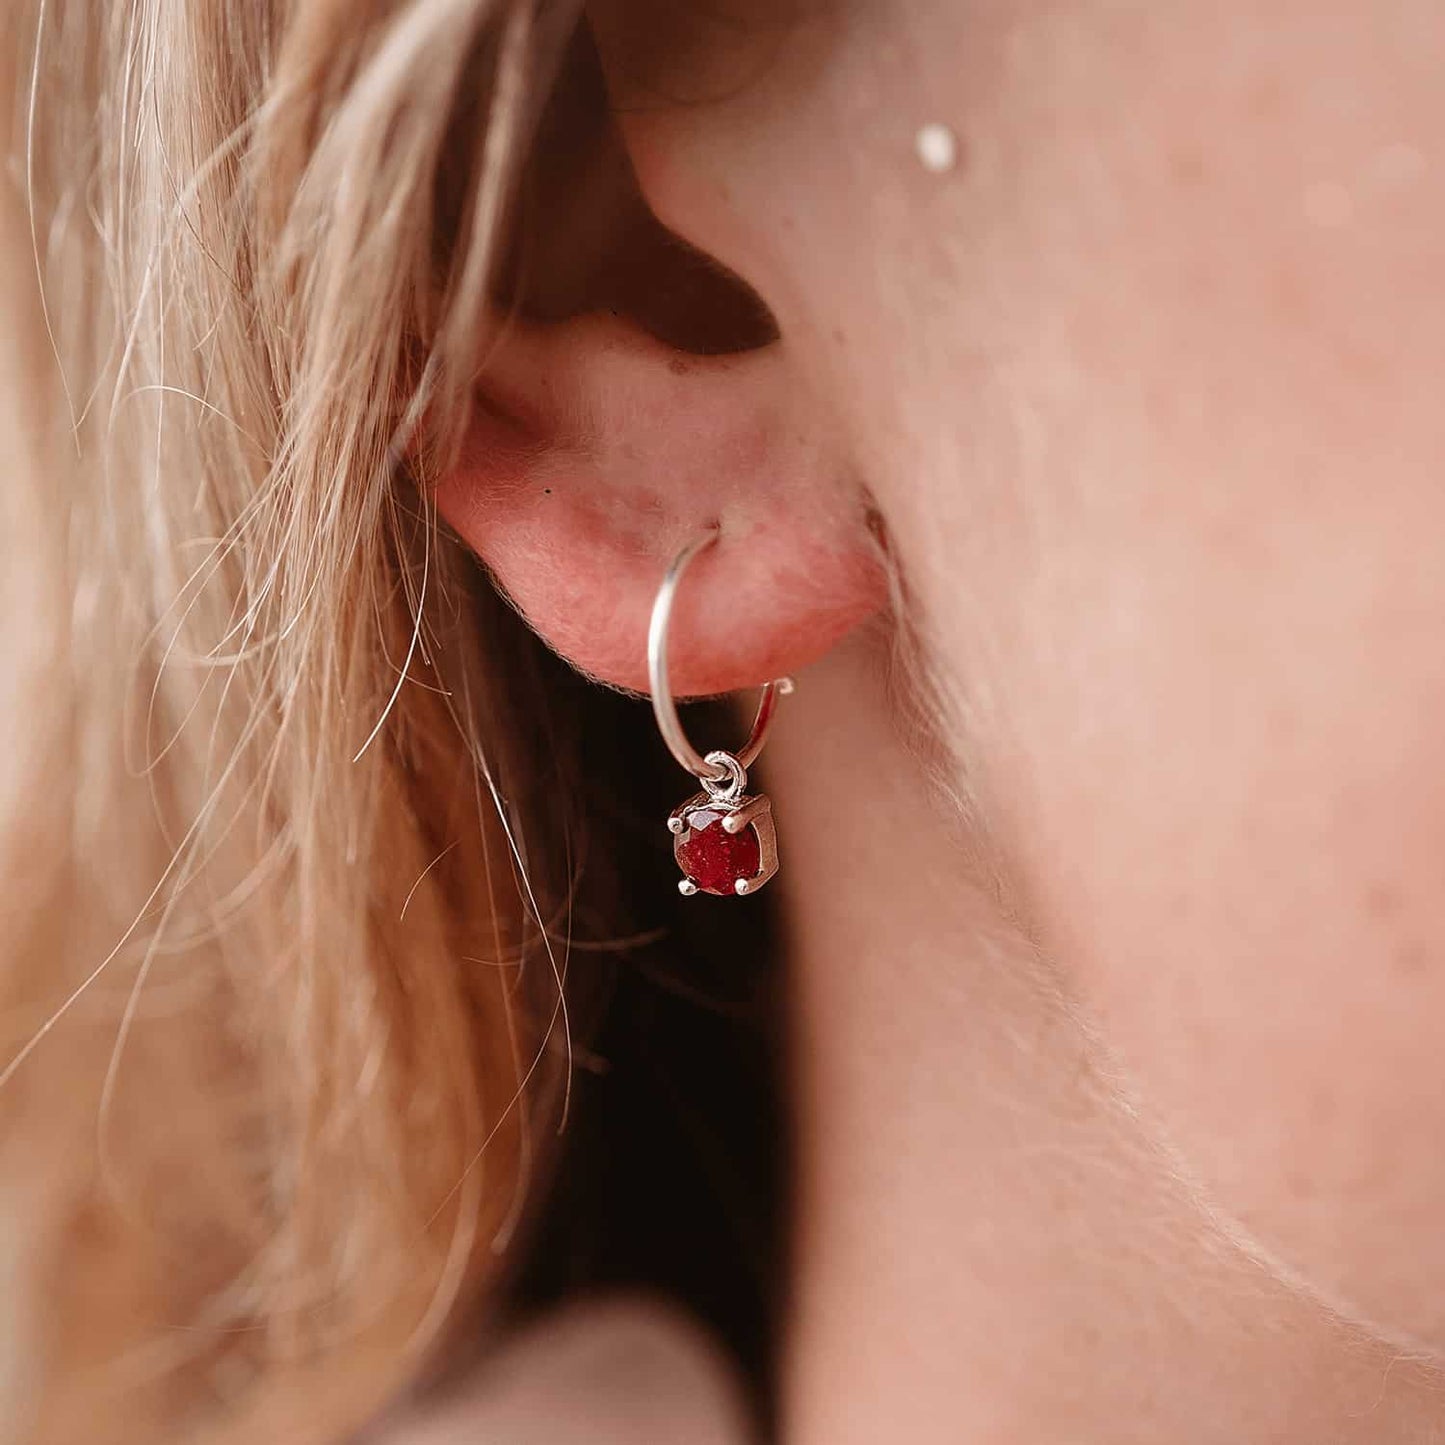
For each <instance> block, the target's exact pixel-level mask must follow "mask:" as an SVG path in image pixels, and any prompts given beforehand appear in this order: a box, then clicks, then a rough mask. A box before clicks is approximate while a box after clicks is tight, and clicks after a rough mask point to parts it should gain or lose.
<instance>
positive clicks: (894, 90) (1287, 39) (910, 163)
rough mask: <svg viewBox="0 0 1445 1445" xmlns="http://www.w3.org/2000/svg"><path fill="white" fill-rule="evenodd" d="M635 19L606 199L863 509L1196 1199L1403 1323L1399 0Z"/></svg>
mask: <svg viewBox="0 0 1445 1445" xmlns="http://www.w3.org/2000/svg"><path fill="white" fill-rule="evenodd" d="M708 13H709V15H712V16H713V17H714V18H713V20H711V21H708V22H706V24H715V23H716V14H715V11H714V10H712V9H710V10H709V12H708ZM647 15H648V7H647V6H639V5H638V4H628V3H626V0H607V3H606V4H605V5H602V6H599V7H598V8H597V11H596V16H595V23H596V26H597V31H598V34H599V38H600V41H601V46H602V53H603V57H604V61H605V64H606V69H607V71H608V74H609V79H610V81H611V84H612V86H613V90H614V95H615V99H616V103H617V106H618V109H619V112H620V114H621V116H622V120H623V129H624V133H625V135H626V138H627V142H628V146H629V150H630V152H631V155H632V157H633V160H634V163H635V164H636V166H637V168H638V174H639V177H640V179H641V183H642V187H643V191H644V193H645V194H646V196H647V198H648V200H649V201H650V203H651V204H652V205H653V207H654V208H655V209H656V211H657V212H658V214H659V215H660V216H661V218H662V219H663V220H664V221H665V222H666V223H667V224H668V225H669V226H671V227H673V228H674V229H676V230H677V231H678V232H679V233H681V234H682V235H684V236H685V237H687V238H688V240H690V241H691V242H693V243H694V244H695V245H696V246H698V247H699V248H701V249H702V250H705V251H707V252H709V253H711V254H712V255H714V256H715V257H717V258H718V259H720V260H721V261H722V262H724V263H725V264H726V265H727V266H729V267H730V268H732V269H733V270H734V271H736V272H737V273H738V274H739V275H741V276H743V277H744V278H746V279H747V281H748V282H749V283H750V284H751V285H752V286H753V287H754V288H755V289H756V290H757V291H758V292H759V294H760V295H761V296H762V297H763V298H764V299H765V300H766V301H767V303H768V304H769V305H770V306H771V307H772V309H773V312H774V314H775V316H776V317H777V320H778V324H779V329H780V332H781V341H780V342H779V343H777V346H778V355H779V356H780V358H781V364H782V365H783V366H785V367H786V368H787V369H788V370H789V373H790V375H791V376H792V377H793V378H794V380H795V382H796V384H797V385H798V386H800V387H802V388H805V389H806V391H807V394H808V395H809V396H810V397H816V398H819V399H820V401H819V403H818V406H819V413H818V414H819V415H820V416H821V417H822V418H823V423H822V424H824V425H826V426H828V427H829V428H831V429H832V432H831V434H832V435H833V436H834V437H835V439H836V443H837V446H838V447H839V449H840V454H841V456H842V457H843V459H844V462H845V463H846V465H845V466H844V467H843V468H842V470H843V471H845V472H846V474H847V475H849V476H850V477H857V478H861V479H862V481H863V483H864V484H865V485H866V487H867V489H868V490H869V492H870V493H871V494H872V496H873V498H874V499H875V500H876V503H877V506H878V508H879V510H880V511H881V513H882V515H883V517H884V519H885V521H886V523H887V525H888V528H889V531H890V534H891V537H892V541H893V545H894V548H895V551H896V555H897V559H898V562H899V565H900V566H901V568H902V570H903V573H904V575H905V578H906V580H907V582H908V584H909V587H910V589H911V591H912V593H913V595H914V596H915V597H916V598H917V601H918V606H919V611H920V616H921V618H922V623H923V626H924V628H925V632H926V637H927V641H928V643H929V646H930V648H931V651H932V653H933V660H934V662H935V665H936V667H937V669H938V671H939V674H940V676H941V678H942V679H943V683H944V688H945V692H946V693H947V697H948V702H949V704H950V716H951V718H952V722H951V726H952V727H953V729H954V738H953V741H954V742H955V744H956V745H957V751H958V753H959V755H960V756H961V757H962V756H966V757H967V759H968V773H969V776H968V780H967V781H968V784H969V787H970V788H971V790H972V791H973V792H974V793H975V794H976V795H978V797H979V798H980V800H981V803H982V807H983V811H984V814H985V816H986V817H987V818H988V819H989V820H990V822H991V824H992V826H993V828H994V831H995V841H996V843H997V846H998V848H999V850H1000V854H1001V856H1002V858H1003V860H1004V865H1005V868H1006V870H1007V874H1008V877H1009V879H1010V881H1011V883H1012V886H1013V887H1014V888H1015V890H1016V892H1017V894H1018V896H1019V898H1020V900H1021V901H1022V903H1023V906H1024V908H1025V911H1026V915H1027V917H1028V918H1029V920H1030V922H1031V924H1032V926H1033V927H1034V928H1035V929H1036V930H1037V933H1038V935H1039V937H1040V939H1041V940H1042V942H1043V943H1044V945H1045V947H1046V948H1047V949H1048V950H1049V952H1050V953H1051V955H1052V956H1053V957H1054V959H1055V960H1056V962H1057V965H1058V967H1059V968H1060V969H1061V970H1062V971H1064V972H1065V973H1066V974H1067V975H1068V977H1069V979H1070V981H1071V983H1072V985H1073V986H1074V987H1075V988H1076V989H1077V990H1078V992H1079V993H1080V994H1081V996H1082V997H1083V998H1084V999H1085V1000H1086V1002H1087V1003H1088V1005H1089V1006H1090V1007H1091V1008H1092V1010H1093V1011H1094V1012H1095V1013H1096V1014H1097V1016H1098V1017H1099V1019H1100V1021H1101V1024H1102V1027H1103V1031H1104V1034H1105V1037H1106V1038H1107V1040H1108V1041H1109V1042H1110V1044H1111V1045H1112V1047H1113V1048H1115V1049H1116V1050H1117V1051H1118V1054H1119V1056H1120V1058H1121V1060H1122V1061H1123V1063H1124V1066H1125V1067H1126V1069H1127V1070H1128V1071H1129V1072H1130V1073H1131V1074H1132V1075H1133V1077H1134V1078H1135V1079H1136V1080H1137V1082H1138V1086H1139V1088H1140V1090H1141V1092H1142V1093H1143V1094H1144V1095H1145V1096H1146V1097H1147V1098H1148V1099H1149V1100H1150V1101H1151V1102H1152V1104H1153V1105H1154V1106H1155V1107H1157V1108H1158V1109H1159V1111H1160V1112H1161V1115H1162V1117H1163V1118H1164V1119H1165V1120H1166V1122H1167V1125H1168V1127H1169V1129H1170V1130H1171V1132H1172V1134H1173V1135H1174V1141H1175V1143H1176V1145H1177V1146H1178V1147H1179V1148H1180V1150H1181V1151H1182V1153H1183V1155H1184V1156H1185V1158H1186V1159H1187V1160H1188V1162H1189V1163H1190V1165H1191V1166H1192V1167H1193V1168H1194V1169H1195V1170H1196V1171H1197V1173H1198V1176H1199V1179H1200V1181H1201V1183H1202V1185H1203V1187H1204V1188H1205V1189H1206V1190H1207V1191H1208V1192H1209V1194H1210V1195H1211V1196H1212V1197H1213V1198H1214V1200H1215V1201H1216V1202H1217V1203H1218V1205H1219V1206H1220V1208H1221V1209H1222V1210H1223V1211H1224V1212H1225V1214H1226V1215H1228V1216H1230V1217H1232V1218H1233V1219H1234V1220H1235V1221H1237V1223H1238V1225H1239V1227H1240V1228H1241V1229H1242V1230H1243V1231H1244V1232H1245V1233H1247V1234H1248V1235H1249V1236H1251V1237H1252V1238H1253V1239H1254V1240H1256V1241H1258V1243H1259V1245H1260V1247H1261V1248H1262V1249H1264V1250H1265V1251H1267V1252H1269V1253H1272V1254H1274V1255H1275V1256H1277V1257H1278V1258H1279V1259H1281V1260H1282V1261H1283V1262H1284V1263H1285V1264H1286V1265H1287V1266H1289V1267H1290V1268H1291V1269H1292V1270H1293V1271H1295V1272H1297V1273H1298V1275H1299V1276H1300V1277H1302V1278H1303V1279H1305V1280H1306V1281H1308V1282H1309V1283H1310V1284H1311V1285H1312V1286H1313V1287H1315V1288H1316V1289H1318V1290H1319V1291H1320V1292H1321V1293H1322V1294H1323V1295H1324V1296H1325V1297H1327V1298H1328V1299H1330V1300H1332V1301H1334V1302H1337V1303H1339V1304H1341V1305H1342V1306H1343V1307H1345V1308H1347V1309H1348V1310H1350V1311H1351V1312H1354V1313H1357V1314H1359V1315H1360V1316H1362V1317H1363V1318H1365V1319H1367V1320H1368V1321H1369V1322H1371V1323H1372V1324H1373V1325H1374V1326H1375V1327H1377V1328H1379V1329H1381V1330H1383V1331H1386V1332H1388V1333H1390V1334H1392V1335H1394V1336H1396V1337H1400V1338H1408V1339H1411V1340H1416V1341H1422V1342H1424V1343H1425V1344H1427V1345H1428V1346H1429V1347H1430V1348H1432V1349H1435V1350H1439V1349H1441V1348H1445V1305H1442V1303H1441V1301H1442V1300H1445V1236H1442V1234H1441V1231H1440V1230H1439V1228H1438V1220H1439V1217H1440V1214H1441V1210H1442V1208H1445V1153H1442V1151H1441V1150H1440V1149H1439V1147H1438V1140H1439V1139H1440V1137H1441V1135H1442V1131H1445V1086H1442V1084H1441V1079H1440V1059H1441V1046H1440V1042H1439V1034H1440V1030H1441V1027H1442V1024H1445V887H1442V883H1445V767H1442V762H1445V756H1442V755H1445V742H1442V729H1441V726H1440V722H1439V720H1440V718H1441V716H1442V714H1445V647H1442V645H1441V637H1440V633H1441V622H1442V619H1445V563H1442V560H1441V542H1440V539H1441V537H1442V536H1445V481H1442V464H1445V406H1442V404H1441V401H1440V382H1441V377H1442V375H1445V325H1442V321H1445V316H1442V300H1441V290H1442V288H1441V279H1442V278H1441V266H1442V259H1445V185H1442V178H1445V154H1442V149H1441V144H1442V143H1441V137H1442V136H1445V89H1442V87H1441V86H1440V85H1439V76H1440V75H1441V73H1442V72H1445V11H1442V10H1441V9H1440V7H1439V6H1438V5H1436V4H1433V3H1430V0H1381V3H1377V4H1372V5H1355V6H1334V7H1320V6H1315V5H1306V4H1297V3H1291V0H1270V3H1267V4H1264V5H1260V4H1255V3H1245V0H1227V3H1225V4H1224V5H1223V6H1222V7H1221V6H1210V7H1199V6H1188V5H1184V4H1178V3H1176V4H1166V5H1163V6H1160V5H1157V4H1147V3H1143V0H1137V3H1133V0H1131V3H1123V4H1116V3H1104V0H1073V3H1069V0H1064V3H1058V4H1049V5H1025V4H1023V3H1021V0H991V3H984V4H979V5H970V6H966V7H965V6H960V5H956V4H953V3H950V0H883V3H879V4H876V5H871V6H861V5H860V6H843V5H840V6H839V7H837V8H836V9H830V10H828V11H826V12H824V11H816V10H813V9H810V10H809V11H808V12H807V13H803V14H799V15H798V16H796V17H790V19H789V23H788V24H787V25H786V26H783V25H780V24H777V23H772V22H767V23H764V22H762V21H760V20H759V19H758V17H756V16H743V15H742V14H741V13H739V15H736V16H733V17H731V18H732V20H733V21H736V22H738V23H736V24H734V25H733V26H732V28H731V29H730V30H728V31H727V36H730V37H731V39H727V41H726V43H724V39H725V38H726V37H724V36H723V32H721V31H717V32H713V33H712V34H711V38H710V39H707V36H706V35H705V33H704V29H703V28H702V27H703V26H704V24H705V22H703V21H699V22H698V26H699V29H698V30H697V31H696V33H695V35H694V41H693V44H692V45H691V46H689V45H688V44H684V43H682V42H680V41H679V42H677V43H676V44H673V42H671V41H669V47H670V48H661V49H656V50H650V49H648V48H646V47H644V46H642V45H641V43H640V40H639V35H640V33H641V32H642V31H643V30H646V32H647V33H648V34H651V35H656V34H657V30H656V27H655V26H654V27H652V28H651V29H648V28H647V27H646V26H645V25H644V23H643V22H644V21H645V20H646V18H647ZM745 20H746V21H747V22H748V23H747V24H743V23H742V22H743V21H745ZM700 39H707V43H706V45H700V44H698V41H699V40H700ZM697 51H705V52H706V54H707V55H708V56H709V57H710V58H709V60H708V62H707V66H706V67H702V68H704V69H710V70H716V71H717V72H718V74H719V75H721V74H722V72H723V71H724V70H725V69H726V67H727V66H728V65H733V64H735V65H736V66H737V68H738V70H737V73H738V75H746V76H747V83H746V84H737V85H731V84H727V83H716V84H715V83H714V82H715V81H716V79H717V76H713V75H709V77H708V84H709V85H711V86H712V88H711V89H710V90H708V92H707V93H706V94H705V95H692V96H691V97H689V96H688V95H687V91H688V86H689V85H690V84H694V83H695V82H696V80H697V77H698V75H699V74H700V73H701V70H700V68H699V67H701V62H700V61H698V60H697V59H696V58H695V53H696V52H697ZM690 56H691V57H692V58H689V57H690ZM669 57H673V58H671V59H670V58H669ZM669 65H671V66H674V67H675V69H674V70H672V71H669V69H668V67H669ZM689 66H690V67H691V69H688V68H687V67H689ZM725 79H726V77H725V76H724V80H725ZM660 96H667V97H670V98H671V99H672V100H673V101H674V102H675V103H661V102H660V101H659V97H660ZM679 96H682V97H683V99H684V100H685V103H683V102H682V101H679V100H678V97H679ZM928 123H942V124H945V125H947V126H948V127H950V128H951V129H952V131H953V132H954V134H955V135H956V137H957V141H958V161H957V164H956V165H955V167H954V168H953V169H952V170H951V171H948V172H945V173H943V174H933V173H930V172H928V171H927V170H925V169H924V168H923V167H922V166H920V165H919V164H918V162H917V160H916V158H915V155H914V139H915V135H916V133H917V131H918V129H919V128H920V127H922V126H924V125H925V124H928Z"/></svg>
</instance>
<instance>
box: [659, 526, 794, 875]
mask: <svg viewBox="0 0 1445 1445" xmlns="http://www.w3.org/2000/svg"><path fill="white" fill-rule="evenodd" d="M718 535H719V529H718V527H717V525H716V524H715V523H714V524H713V525H711V526H709V527H708V528H707V529H706V530H705V531H703V532H701V533H699V534H698V536H696V537H695V538H694V539H693V540H692V541H691V542H689V543H688V544H687V546H686V547H684V548H683V549H682V551H680V552H679V553H678V554H677V556H676V557H674V558H673V559H672V563H671V565H670V566H669V567H668V569H667V571H666V572H665V573H664V574H663V578H662V584H661V586H659V588H658V590H657V598H656V600H655V601H654V602H653V604H652V619H651V622H650V624H649V626H648V629H647V677H648V684H649V686H650V688H651V691H652V712H653V716H654V717H655V718H656V719H657V728H658V731H659V732H660V733H661V734H662V740H663V741H664V742H665V743H666V744H667V750H668V751H669V752H670V753H671V754H672V756H673V757H674V758H675V759H676V760H677V762H678V764H679V765H680V766H681V767H683V768H685V769H686V770H687V771H688V772H689V773H691V774H692V775H693V776H694V777H695V778H697V779H698V780H699V781H700V782H701V783H702V787H703V791H702V792H701V793H698V794H697V795H696V796H694V797H692V798H689V799H688V800H687V801H686V802H685V803H681V804H679V806H678V807H676V808H674V809H673V811H672V813H671V815H670V816H669V818H668V820H667V827H668V831H669V832H670V833H671V834H672V835H673V853H674V855H675V856H676V858H677V862H678V866H679V867H680V868H681V869H682V874H683V876H682V879H681V881H680V882H679V883H678V885H677V886H678V889H679V890H680V891H681V892H682V893H683V894H684V895H685V896H687V897H691V896H692V895H694V894H696V893H699V892H701V893H715V894H722V895H726V894H748V893H755V892H757V890H758V889H759V888H761V887H762V886H763V884H764V883H766V882H767V881H768V879H769V878H771V877H772V876H773V874H774V873H776V872H777V871H778V848H777V836H776V833H775V831H774V827H773V817H772V803H771V801H770V800H769V799H768V798H767V797H766V796H764V795H763V794H761V793H760V794H757V795H756V796H752V797H750V796H748V792H747V786H748V773H747V770H748V768H749V767H751V766H752V764H753V762H754V761H755V760H756V759H757V756H758V754H759V753H760V752H761V751H762V748H763V743H764V741H765V740H766V739H767V735H768V729H769V728H770V727H771V726H772V721H773V713H774V712H775V711H776V709H777V705H778V699H779V698H780V697H786V696H787V695H788V694H789V693H790V692H792V690H793V682H792V679H791V678H787V677H780V678H776V679H774V680H773V681H772V682H769V683H766V684H764V686H763V691H762V696H761V698H760V699H759V700H758V710H757V713H756V715H755V716H754V718H753V726H752V730H751V731H750V732H749V734H748V739H747V741H746V742H745V743H744V744H743V746H742V747H741V748H739V749H738V751H737V752H735V753H730V752H724V751H722V750H720V749H719V750H715V751H713V752H710V753H707V754H706V755H704V754H701V753H699V752H698V751H697V749H696V748H695V747H693V745H692V743H691V742H689V741H688V736H687V733H686V732H685V731H684V730H683V726H682V721H681V719H680V718H679V717H678V715H677V704H676V701H675V700H674V698H673V695H672V686H671V682H670V679H669V674H668V647H667V644H668V630H669V628H670V627H671V624H672V609H673V604H674V602H675V601H676V600H677V589H678V587H679V586H680V585H681V583H682V578H683V574H684V573H685V572H686V571H687V569H688V566H689V565H690V564H691V562H692V561H693V559H694V558H696V557H697V556H698V555H699V554H700V553H702V552H704V551H706V550H707V549H708V548H709V547H711V546H712V545H713V544H714V543H715V542H716V541H717V540H718Z"/></svg>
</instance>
